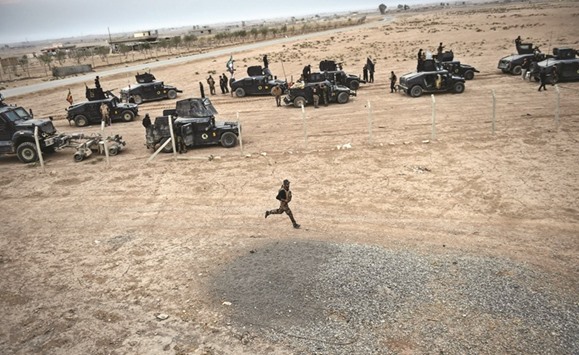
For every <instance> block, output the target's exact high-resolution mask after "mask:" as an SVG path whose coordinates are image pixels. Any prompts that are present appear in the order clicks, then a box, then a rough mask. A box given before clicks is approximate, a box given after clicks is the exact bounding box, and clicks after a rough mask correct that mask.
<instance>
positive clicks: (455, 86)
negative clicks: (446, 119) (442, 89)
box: [452, 82, 464, 94]
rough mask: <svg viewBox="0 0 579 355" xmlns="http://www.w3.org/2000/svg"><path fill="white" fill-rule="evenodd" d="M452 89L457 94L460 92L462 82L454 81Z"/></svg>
mask: <svg viewBox="0 0 579 355" xmlns="http://www.w3.org/2000/svg"><path fill="white" fill-rule="evenodd" d="M452 89H453V90H454V92H456V93H457V94H462V93H463V92H464V83H461V82H458V83H454V87H453V88H452Z"/></svg>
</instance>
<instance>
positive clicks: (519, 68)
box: [511, 65, 523, 75]
mask: <svg viewBox="0 0 579 355" xmlns="http://www.w3.org/2000/svg"><path fill="white" fill-rule="evenodd" d="M522 71H523V68H521V66H520V65H516V66H515V67H514V68H513V69H511V73H513V74H515V75H521V72H522Z"/></svg>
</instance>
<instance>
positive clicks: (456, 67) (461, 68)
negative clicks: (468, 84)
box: [441, 61, 480, 80]
mask: <svg viewBox="0 0 579 355" xmlns="http://www.w3.org/2000/svg"><path fill="white" fill-rule="evenodd" d="M441 65H442V68H444V69H446V70H448V72H449V73H452V74H455V75H458V76H462V77H463V78H465V80H472V79H474V73H480V71H478V70H477V69H475V68H474V67H473V66H472V65H468V64H462V63H461V62H459V61H449V62H442V63H441Z"/></svg>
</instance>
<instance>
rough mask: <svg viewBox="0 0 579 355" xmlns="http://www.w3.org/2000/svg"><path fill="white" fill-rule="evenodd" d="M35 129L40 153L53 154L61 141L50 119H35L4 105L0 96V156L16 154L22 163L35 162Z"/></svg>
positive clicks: (15, 107)
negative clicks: (36, 129)
mask: <svg viewBox="0 0 579 355" xmlns="http://www.w3.org/2000/svg"><path fill="white" fill-rule="evenodd" d="M36 127H38V140H39V143H40V149H41V150H42V152H43V153H52V152H54V150H55V149H56V148H58V147H59V146H60V145H61V140H60V136H59V135H58V134H57V132H56V128H55V127H54V125H53V124H52V117H49V118H42V119H35V118H33V117H32V114H31V113H29V112H28V111H26V110H25V109H24V108H22V107H20V106H11V105H6V104H4V103H3V100H2V95H1V94H0V154H5V153H16V155H17V157H18V159H19V160H20V161H21V162H23V163H32V162H35V161H37V160H38V151H37V149H36V143H35V139H34V130H35V128H36Z"/></svg>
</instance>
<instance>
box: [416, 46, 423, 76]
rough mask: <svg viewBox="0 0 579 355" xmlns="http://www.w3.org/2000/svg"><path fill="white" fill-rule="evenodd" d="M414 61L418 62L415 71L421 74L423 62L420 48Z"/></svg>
mask: <svg viewBox="0 0 579 355" xmlns="http://www.w3.org/2000/svg"><path fill="white" fill-rule="evenodd" d="M416 59H417V60H418V64H417V65H416V71H417V72H421V71H422V68H423V66H424V65H423V63H424V61H423V59H422V48H420V50H418V55H417V58H416Z"/></svg>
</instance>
